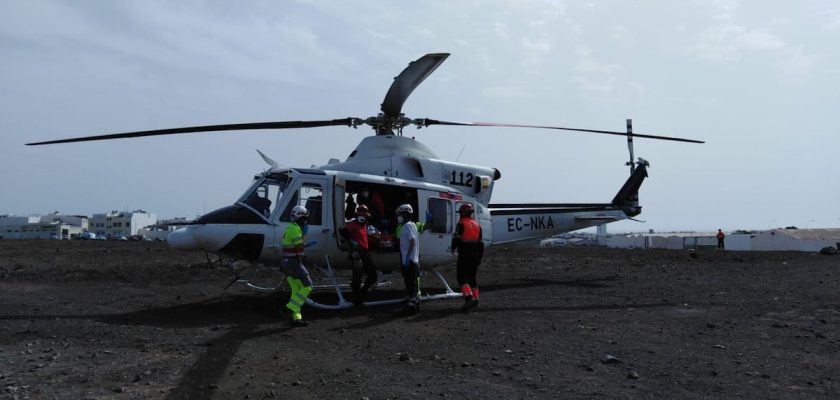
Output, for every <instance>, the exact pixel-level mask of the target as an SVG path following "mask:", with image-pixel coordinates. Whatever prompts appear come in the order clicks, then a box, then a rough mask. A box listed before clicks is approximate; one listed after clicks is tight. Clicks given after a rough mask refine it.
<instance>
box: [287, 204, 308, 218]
mask: <svg viewBox="0 0 840 400" xmlns="http://www.w3.org/2000/svg"><path fill="white" fill-rule="evenodd" d="M308 216H309V211H307V210H306V207H304V206H295V207H294V208H292V213H291V215H290V217H291V218H292V221H300V220H302V219H305V218H306V217H308Z"/></svg>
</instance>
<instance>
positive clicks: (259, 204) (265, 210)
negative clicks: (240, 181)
mask: <svg viewBox="0 0 840 400" xmlns="http://www.w3.org/2000/svg"><path fill="white" fill-rule="evenodd" d="M245 203H246V204H248V205H249V206H251V207H253V208H254V209H255V210H257V211H259V212H260V213H261V214H262V215H263V216H264V217H268V215H269V214H270V213H271V200H269V199H266V198H265V197H262V196H260V195H258V194H257V192H254V194H253V195H251V196H250V197H248V199H247V200H246V201H245Z"/></svg>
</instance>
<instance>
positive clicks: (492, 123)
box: [425, 119, 706, 143]
mask: <svg viewBox="0 0 840 400" xmlns="http://www.w3.org/2000/svg"><path fill="white" fill-rule="evenodd" d="M425 121H426V125H453V126H492V127H505V128H535V129H555V130H563V131H573V132H589V133H602V134H606V135H618V136H624V137H626V136H627V135H628V134H627V132H618V131H601V130H596V129H580V128H564V127H561V126H544V125H520V124H501V123H495V122H471V123H470V122H466V123H465V122H449V121H438V120H434V119H427V120H425ZM630 136H632V137H639V138H647V139H657V140H672V141H675V142H688V143H706V142H704V141H702V140H694V139H683V138H678V137H671V136H658V135H645V134H642V133H635V132H633V133H631V134H630Z"/></svg>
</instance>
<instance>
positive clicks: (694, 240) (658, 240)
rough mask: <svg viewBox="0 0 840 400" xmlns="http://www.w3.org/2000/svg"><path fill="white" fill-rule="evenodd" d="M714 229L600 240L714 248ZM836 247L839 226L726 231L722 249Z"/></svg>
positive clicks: (839, 241) (630, 244)
mask: <svg viewBox="0 0 840 400" xmlns="http://www.w3.org/2000/svg"><path fill="white" fill-rule="evenodd" d="M716 234H717V232H706V233H697V232H677V233H634V234H627V235H608V236H607V237H605V238H602V239H601V244H602V245H606V246H607V247H613V248H638V249H672V250H684V249H701V248H716V247H717V238H716V237H715V235H716ZM827 246H832V247H835V248H840V229H773V230H769V231H762V232H755V233H749V234H727V236H726V250H738V251H751V250H755V251H813V252H816V251H820V249H822V248H823V247H827Z"/></svg>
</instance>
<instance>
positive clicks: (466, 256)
mask: <svg viewBox="0 0 840 400" xmlns="http://www.w3.org/2000/svg"><path fill="white" fill-rule="evenodd" d="M483 253H484V252H483V249H482V248H481V244H479V243H462V244H461V245H460V246H458V264H457V266H458V270H457V277H458V286H463V285H464V284H467V285H470V287H473V288H474V287H477V286H478V281H477V280H476V275H477V274H478V266H479V265H480V264H481V256H482V255H483Z"/></svg>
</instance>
